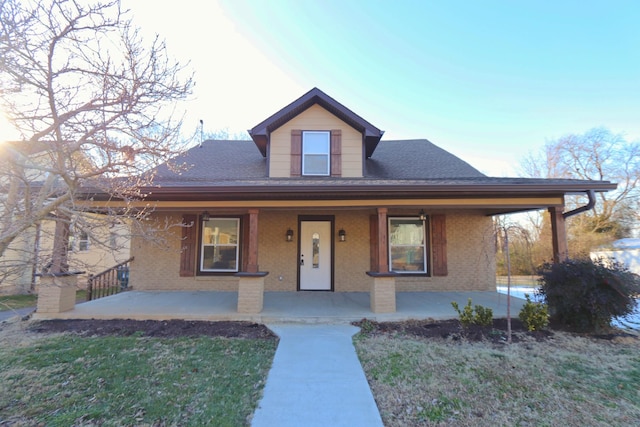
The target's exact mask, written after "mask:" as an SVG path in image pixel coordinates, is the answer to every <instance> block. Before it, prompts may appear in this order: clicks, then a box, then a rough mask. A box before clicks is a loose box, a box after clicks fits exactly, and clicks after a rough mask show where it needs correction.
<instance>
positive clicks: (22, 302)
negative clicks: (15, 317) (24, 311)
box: [0, 294, 38, 311]
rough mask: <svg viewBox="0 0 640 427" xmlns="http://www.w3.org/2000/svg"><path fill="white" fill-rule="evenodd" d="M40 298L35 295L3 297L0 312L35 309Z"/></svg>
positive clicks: (0, 297)
mask: <svg viewBox="0 0 640 427" xmlns="http://www.w3.org/2000/svg"><path fill="white" fill-rule="evenodd" d="M37 301H38V296H37V295H33V294H24V295H1V296H0V311H9V310H17V309H19V308H25V307H35V306H36V303H37Z"/></svg>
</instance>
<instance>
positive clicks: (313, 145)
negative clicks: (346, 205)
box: [249, 88, 384, 178]
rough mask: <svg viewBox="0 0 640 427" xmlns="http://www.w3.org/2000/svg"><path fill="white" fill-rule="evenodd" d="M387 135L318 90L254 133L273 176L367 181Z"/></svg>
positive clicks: (308, 93)
mask: <svg viewBox="0 0 640 427" xmlns="http://www.w3.org/2000/svg"><path fill="white" fill-rule="evenodd" d="M383 133H384V132H383V131H381V130H380V129H378V128H377V127H375V126H373V125H372V124H371V123H369V122H367V121H366V120H364V119H363V118H362V117H360V116H358V115H357V114H355V113H354V112H353V111H351V110H349V109H348V108H347V107H345V106H344V105H342V104H340V103H339V102H337V101H336V100H335V99H333V98H331V97H330V96H328V95H327V94H325V93H324V92H322V91H321V90H320V89H318V88H314V89H312V90H310V91H309V92H307V93H306V94H304V95H303V96H301V97H300V98H298V99H297V100H295V101H294V102H292V103H291V104H289V105H287V106H286V107H284V108H283V109H281V110H280V111H278V112H277V113H275V114H273V115H272V116H271V117H269V118H268V119H266V120H264V121H263V122H262V123H260V124H258V125H257V126H255V127H254V128H253V129H251V130H249V135H251V138H252V139H253V141H254V142H255V144H256V146H257V147H258V149H259V150H260V152H261V153H262V156H263V157H267V161H268V165H269V177H272V178H285V177H306V176H309V177H319V176H333V177H349V178H354V177H362V176H363V159H364V158H366V157H370V156H371V155H372V154H373V152H374V150H375V148H376V146H377V145H378V142H380V138H382V134H383Z"/></svg>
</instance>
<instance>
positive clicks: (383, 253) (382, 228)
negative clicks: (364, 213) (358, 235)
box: [378, 208, 389, 273]
mask: <svg viewBox="0 0 640 427" xmlns="http://www.w3.org/2000/svg"><path fill="white" fill-rule="evenodd" d="M387 212H388V209H387V208H378V273H388V272H389V257H388V255H387V246H388V236H387Z"/></svg>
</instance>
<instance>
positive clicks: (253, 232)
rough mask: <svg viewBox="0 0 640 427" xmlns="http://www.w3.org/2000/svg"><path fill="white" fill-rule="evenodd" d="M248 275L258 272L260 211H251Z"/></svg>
mask: <svg viewBox="0 0 640 427" xmlns="http://www.w3.org/2000/svg"><path fill="white" fill-rule="evenodd" d="M247 252H248V253H247V273H257V272H258V209H249V250H248V251H247Z"/></svg>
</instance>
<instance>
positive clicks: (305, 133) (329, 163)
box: [302, 130, 331, 176]
mask: <svg viewBox="0 0 640 427" xmlns="http://www.w3.org/2000/svg"><path fill="white" fill-rule="evenodd" d="M308 134H321V135H327V152H326V156H327V171H326V173H307V172H305V159H306V155H307V154H315V155H325V153H309V152H306V150H305V144H304V136H305V135H308ZM302 175H303V176H331V131H328V130H307V131H303V132H302Z"/></svg>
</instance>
